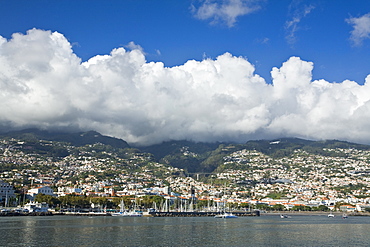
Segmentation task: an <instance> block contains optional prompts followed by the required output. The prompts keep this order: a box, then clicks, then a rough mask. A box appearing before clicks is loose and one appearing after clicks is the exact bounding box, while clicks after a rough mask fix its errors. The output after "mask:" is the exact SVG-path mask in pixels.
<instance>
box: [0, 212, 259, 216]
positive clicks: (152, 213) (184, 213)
mask: <svg viewBox="0 0 370 247" xmlns="http://www.w3.org/2000/svg"><path fill="white" fill-rule="evenodd" d="M217 214H220V213H219V212H149V213H144V215H143V216H149V217H214V216H215V215H217ZM52 215H67V216H90V217H91V216H111V215H112V214H111V213H93V212H88V213H83V212H33V213H18V212H2V213H0V216H8V217H9V216H52ZM233 215H236V216H238V217H245V216H260V212H259V211H253V212H233Z"/></svg>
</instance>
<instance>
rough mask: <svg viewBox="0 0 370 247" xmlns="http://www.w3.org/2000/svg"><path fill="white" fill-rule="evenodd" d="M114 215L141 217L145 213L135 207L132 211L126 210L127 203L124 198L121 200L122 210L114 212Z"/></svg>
mask: <svg viewBox="0 0 370 247" xmlns="http://www.w3.org/2000/svg"><path fill="white" fill-rule="evenodd" d="M112 216H122V217H141V216H143V213H141V212H139V211H137V210H135V209H133V210H131V211H126V210H125V205H124V203H123V200H121V205H120V211H119V212H116V213H113V214H112Z"/></svg>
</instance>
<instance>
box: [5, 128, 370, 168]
mask: <svg viewBox="0 0 370 247" xmlns="http://www.w3.org/2000/svg"><path fill="white" fill-rule="evenodd" d="M0 138H15V139H19V140H24V141H27V145H28V146H29V147H30V148H31V149H32V152H35V151H37V153H40V154H43V153H44V154H48V155H50V156H52V157H58V156H60V157H63V156H67V155H68V154H69V152H70V151H68V148H67V147H66V146H63V145H40V143H39V141H40V140H47V141H54V142H61V143H67V144H70V145H72V146H76V147H82V146H85V145H93V144H103V145H105V146H107V147H110V148H109V150H110V151H114V150H115V149H117V150H115V152H118V153H119V152H121V153H122V151H119V150H124V149H129V148H130V149H131V150H134V151H135V152H138V153H143V154H147V155H149V157H151V159H153V160H154V161H156V162H159V163H162V164H166V165H169V166H172V167H176V168H181V169H184V170H185V171H187V172H188V173H197V172H201V173H212V172H214V171H221V170H222V169H223V166H222V164H223V163H224V158H225V157H226V156H228V155H230V154H232V153H234V152H237V151H240V150H255V151H258V152H261V153H263V154H265V155H268V156H270V157H272V158H281V157H288V156H290V155H292V154H293V153H294V152H295V150H298V149H300V150H303V151H305V152H308V153H311V154H317V155H322V156H345V153H340V154H338V153H333V152H332V151H330V149H335V148H343V149H349V148H352V149H357V150H370V146H369V145H362V144H356V143H350V142H345V141H339V140H326V141H312V140H304V139H298V138H281V139H276V140H251V141H247V142H246V143H244V144H235V143H201V142H191V141H168V142H164V143H161V144H155V145H150V146H146V147H138V148H135V149H132V148H131V147H130V145H129V144H128V143H127V142H126V141H124V140H122V139H118V138H113V137H109V136H104V135H101V134H100V133H98V132H95V131H88V132H79V133H62V132H48V131H42V130H37V129H28V130H23V131H15V132H9V133H5V134H2V135H0ZM112 148H113V150H112Z"/></svg>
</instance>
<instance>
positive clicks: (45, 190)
mask: <svg viewBox="0 0 370 247" xmlns="http://www.w3.org/2000/svg"><path fill="white" fill-rule="evenodd" d="M37 194H44V195H50V196H55V194H54V191H53V189H52V188H50V187H49V186H41V187H37V188H33V189H30V190H28V191H27V195H28V196H30V197H32V198H34V197H35V196H36V195H37Z"/></svg>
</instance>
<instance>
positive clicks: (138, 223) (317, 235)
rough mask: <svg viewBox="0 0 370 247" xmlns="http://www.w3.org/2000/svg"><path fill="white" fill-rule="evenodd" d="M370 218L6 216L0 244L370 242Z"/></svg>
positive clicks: (0, 221) (0, 224) (0, 226)
mask: <svg viewBox="0 0 370 247" xmlns="http://www.w3.org/2000/svg"><path fill="white" fill-rule="evenodd" d="M369 245H370V217H360V216H352V217H351V216H350V217H348V218H347V219H342V218H341V217H339V216H338V217H335V218H328V217H327V216H326V215H293V216H292V217H291V218H286V219H281V218H280V216H279V215H262V216H260V217H239V218H236V219H216V218H213V217H139V218H130V217H110V216H95V217H87V216H24V217H0V246H369Z"/></svg>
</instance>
